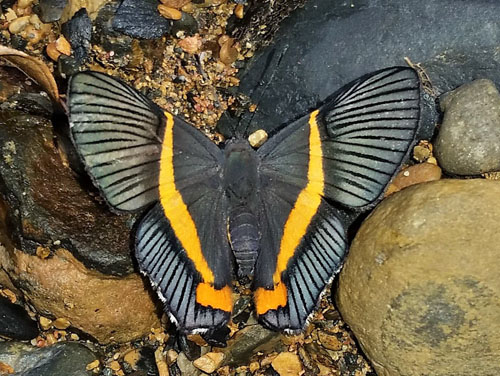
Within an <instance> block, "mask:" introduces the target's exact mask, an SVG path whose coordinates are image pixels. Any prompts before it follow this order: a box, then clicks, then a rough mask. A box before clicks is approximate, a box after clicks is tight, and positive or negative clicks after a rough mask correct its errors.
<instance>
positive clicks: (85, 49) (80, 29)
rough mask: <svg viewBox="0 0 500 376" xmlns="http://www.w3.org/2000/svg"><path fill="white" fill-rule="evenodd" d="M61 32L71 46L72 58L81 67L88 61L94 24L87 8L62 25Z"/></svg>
mask: <svg viewBox="0 0 500 376" xmlns="http://www.w3.org/2000/svg"><path fill="white" fill-rule="evenodd" d="M61 31H62V33H63V35H64V36H65V37H66V39H67V40H68V41H69V43H70V44H71V48H72V49H73V53H72V57H73V58H74V59H75V60H76V62H77V63H78V64H79V65H80V66H81V65H83V64H84V63H85V61H87V59H88V57H89V51H90V37H91V35H92V22H91V21H90V18H89V15H88V13H87V10H86V9H85V8H82V9H80V10H79V11H78V12H76V13H75V14H74V16H73V18H71V20H69V21H68V22H66V23H64V24H63V25H62V28H61Z"/></svg>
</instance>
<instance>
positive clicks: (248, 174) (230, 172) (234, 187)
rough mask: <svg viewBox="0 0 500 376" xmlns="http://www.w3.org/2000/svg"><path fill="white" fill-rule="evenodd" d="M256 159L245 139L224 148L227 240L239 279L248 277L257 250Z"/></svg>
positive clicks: (230, 143)
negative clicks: (236, 266)
mask: <svg viewBox="0 0 500 376" xmlns="http://www.w3.org/2000/svg"><path fill="white" fill-rule="evenodd" d="M257 167H258V156H257V154H256V153H255V151H254V150H253V149H252V147H251V146H250V145H249V144H248V142H247V141H246V140H234V141H233V140H231V141H230V142H229V143H228V145H227V146H226V149H225V165H224V175H223V176H224V189H225V193H226V196H227V198H228V203H229V205H228V206H229V207H228V223H227V225H228V240H229V242H230V244H231V248H232V250H233V253H234V256H235V259H236V263H237V265H238V276H239V277H243V276H250V275H252V273H253V270H254V266H255V260H256V259H257V255H258V252H259V249H260V229H259V223H258V221H257V216H256V212H257V208H256V205H257V202H258V196H257V193H258V183H259V179H258V172H257Z"/></svg>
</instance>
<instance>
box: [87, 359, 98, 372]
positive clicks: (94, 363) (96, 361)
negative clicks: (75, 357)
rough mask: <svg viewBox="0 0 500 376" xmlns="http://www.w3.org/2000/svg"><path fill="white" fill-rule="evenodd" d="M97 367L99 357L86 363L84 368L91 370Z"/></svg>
mask: <svg viewBox="0 0 500 376" xmlns="http://www.w3.org/2000/svg"><path fill="white" fill-rule="evenodd" d="M98 367H99V359H96V360H94V361H93V362H92V363H89V364H87V367H86V370H87V371H92V370H94V369H97V368H98Z"/></svg>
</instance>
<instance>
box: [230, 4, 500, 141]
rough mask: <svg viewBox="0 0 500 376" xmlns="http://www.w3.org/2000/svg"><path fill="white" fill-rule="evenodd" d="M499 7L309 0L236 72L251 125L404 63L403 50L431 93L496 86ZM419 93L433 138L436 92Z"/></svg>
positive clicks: (299, 110)
mask: <svg viewBox="0 0 500 376" xmlns="http://www.w3.org/2000/svg"><path fill="white" fill-rule="evenodd" d="M499 12H500V2H498V1H482V2H461V3H460V7H457V3H456V1H455V0H422V1H410V2H408V1H398V2H394V1H392V0H360V1H354V2H353V1H348V2H342V1H340V2H332V1H331V0H311V1H308V2H306V5H305V7H304V8H303V9H298V10H296V11H295V12H294V13H292V15H291V16H290V17H289V18H288V19H286V20H285V21H284V22H283V23H282V25H281V27H280V30H279V31H278V33H277V34H276V36H275V38H274V39H275V42H274V43H273V44H272V45H271V46H269V47H267V48H266V49H264V50H263V51H262V52H261V53H260V54H258V56H256V57H255V58H254V59H253V60H252V61H251V62H250V64H249V67H248V69H247V70H246V72H244V73H243V75H242V76H241V79H242V80H241V85H240V89H241V90H242V92H243V93H245V94H247V95H250V96H251V97H252V98H253V99H254V101H258V102H259V108H258V109H257V112H256V113H255V114H251V116H253V119H252V125H253V126H252V128H251V129H250V133H251V132H252V131H254V130H256V129H258V128H264V129H266V130H270V129H273V128H274V127H276V126H277V125H280V124H283V123H287V122H290V121H292V120H293V119H296V118H297V117H299V116H302V115H305V114H307V113H308V112H310V111H311V109H313V108H316V107H317V106H318V104H319V103H320V102H321V101H323V100H324V99H325V98H327V97H328V96H329V95H330V94H332V93H333V92H334V91H336V90H337V89H339V88H340V87H342V86H343V85H345V84H346V83H348V82H350V81H351V80H353V79H355V78H357V77H360V76H362V75H363V74H365V73H367V72H371V71H374V70H377V69H380V68H385V67H388V66H393V65H406V63H405V61H404V57H405V56H407V57H409V58H410V59H411V61H413V62H414V63H421V65H422V66H423V68H424V69H425V72H427V74H428V75H429V77H430V80H431V81H432V84H433V85H434V87H433V89H434V92H435V94H436V95H439V94H441V93H444V92H447V91H449V90H451V89H454V88H455V87H457V86H459V85H461V84H464V83H466V82H469V81H471V80H472V79H475V78H489V79H491V80H493V81H494V82H495V83H496V84H497V86H498V85H500V60H499V59H498V53H496V52H495V51H497V48H498V45H499V44H500V23H499V22H498V17H497V15H498V14H499ZM388 20H390V22H388ZM442 25H454V26H455V27H449V28H443V27H442ZM423 99H424V101H423V108H422V129H421V131H420V135H419V136H420V137H421V138H430V137H431V136H432V134H433V129H434V124H435V123H436V121H437V119H438V116H439V114H438V111H437V109H436V106H435V96H432V95H429V94H425V95H424V98H423ZM249 117H250V116H249ZM249 117H248V118H249ZM248 118H247V120H248ZM242 124H243V125H244V124H245V121H243V123H242Z"/></svg>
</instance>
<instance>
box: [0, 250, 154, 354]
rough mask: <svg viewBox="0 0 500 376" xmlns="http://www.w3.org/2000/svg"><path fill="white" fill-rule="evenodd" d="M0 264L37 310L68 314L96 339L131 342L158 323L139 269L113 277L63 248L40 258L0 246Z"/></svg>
mask: <svg viewBox="0 0 500 376" xmlns="http://www.w3.org/2000/svg"><path fill="white" fill-rule="evenodd" d="M0 266H1V267H2V268H3V269H4V270H6V271H7V273H8V274H9V276H10V278H11V280H12V281H13V283H14V284H15V285H16V286H18V287H19V289H20V290H21V291H22V292H23V294H24V296H25V298H26V300H27V301H28V302H29V303H30V304H31V305H32V306H33V307H34V308H35V309H36V311H37V312H38V313H40V314H42V315H46V316H49V317H52V318H66V319H68V320H69V321H70V322H71V326H72V327H74V328H77V329H79V330H81V331H83V332H85V333H87V334H89V335H91V336H92V337H94V338H95V339H96V340H97V341H99V342H100V343H104V344H106V343H112V342H128V341H132V340H135V339H138V338H141V337H144V336H145V335H147V334H148V333H150V332H151V329H152V328H158V327H160V322H159V319H158V315H157V308H156V307H155V304H154V303H153V300H152V299H151V296H150V294H149V293H148V291H147V289H146V288H145V282H144V281H143V280H142V278H141V277H140V276H139V275H138V274H131V275H129V276H127V277H113V276H109V275H105V274H102V273H100V272H98V271H93V270H89V269H87V268H86V267H85V266H84V265H83V264H82V263H81V262H80V261H78V260H77V259H76V258H75V257H74V256H73V255H72V254H71V253H70V252H69V251H67V250H65V249H63V248H61V249H59V250H57V251H56V252H55V253H54V255H53V256H52V257H50V258H47V259H41V258H39V257H38V256H31V255H28V254H26V253H24V252H22V251H19V250H17V249H15V248H11V249H7V248H6V247H3V246H1V247H0Z"/></svg>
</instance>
